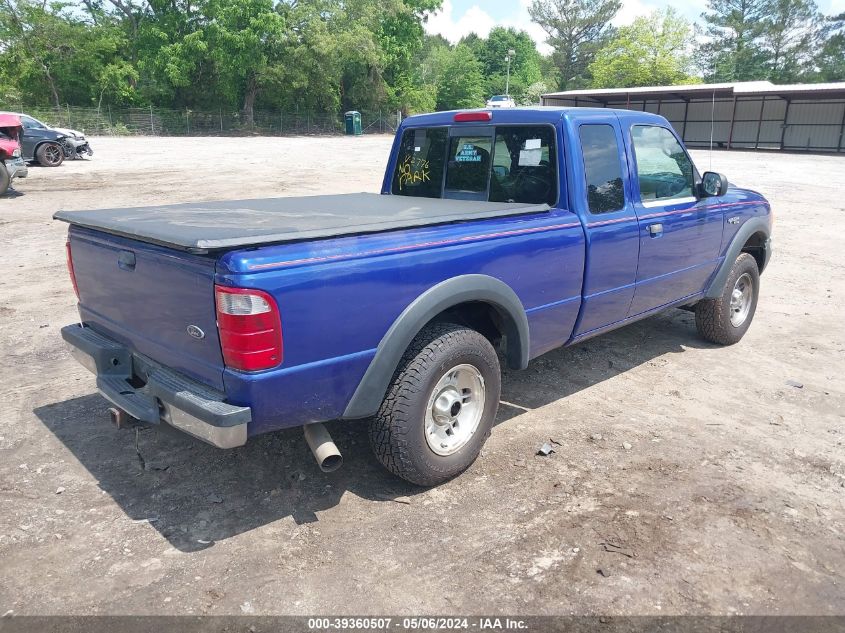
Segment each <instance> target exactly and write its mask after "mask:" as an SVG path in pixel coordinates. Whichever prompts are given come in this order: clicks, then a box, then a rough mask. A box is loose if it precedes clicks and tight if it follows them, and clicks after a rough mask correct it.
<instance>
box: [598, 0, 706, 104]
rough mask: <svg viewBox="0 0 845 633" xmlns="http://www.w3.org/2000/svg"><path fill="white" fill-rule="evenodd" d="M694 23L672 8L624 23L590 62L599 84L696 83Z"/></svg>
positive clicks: (625, 85) (609, 85)
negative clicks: (693, 46)
mask: <svg viewBox="0 0 845 633" xmlns="http://www.w3.org/2000/svg"><path fill="white" fill-rule="evenodd" d="M692 45H693V30H692V26H691V25H690V23H689V22H687V21H686V20H685V19H683V18H682V17H680V16H679V15H678V14H677V12H676V11H675V10H674V9H672V8H669V9H666V10H665V11H654V12H653V13H652V14H651V15H650V16H648V17H639V18H637V19H636V20H634V22H633V24H631V25H630V26H623V27H622V28H620V29H619V31H618V33H617V34H616V36H615V37H614V38H613V39H612V40H610V41H609V42H608V43H607V45H606V46H604V47H603V48H602V49H601V50H600V51H599V52H598V54H597V55H596V58H595V61H593V63H592V64H590V74H591V75H592V76H593V86H594V87H596V88H629V87H634V86H662V85H673V84H684V83H694V82H696V81H697V80H696V79H695V78H694V77H692V76H691V72H690V71H691V68H692V59H691V56H690V50H691V49H692Z"/></svg>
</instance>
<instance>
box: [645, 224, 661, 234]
mask: <svg viewBox="0 0 845 633" xmlns="http://www.w3.org/2000/svg"><path fill="white" fill-rule="evenodd" d="M648 234H649V235H650V236H651V237H660V236H661V235H663V225H662V224H659V223H658V224H649V225H648Z"/></svg>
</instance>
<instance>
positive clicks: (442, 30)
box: [425, 0, 496, 44]
mask: <svg viewBox="0 0 845 633" xmlns="http://www.w3.org/2000/svg"><path fill="white" fill-rule="evenodd" d="M494 26H496V20H494V19H493V18H492V17H490V14H489V13H487V12H486V11H485V10H484V9H482V8H481V7H479V6H478V5H477V4H474V5H472V6H471V7H470V8H469V9H467V12H466V13H464V14H463V15H462V16H461V17H460V18H459V19H457V20H455V15H454V8H453V6H452V2H451V0H445V2H444V3H443V7H442V8H441V9H440V11H437V12H436V13H432V14H431V15H429V17H428V22H427V23H426V25H425V30H426V31H428V32H429V33H432V34H435V33H439V34H440V35H442V36H443V37H445V38H446V39H447V40H449V41H450V42H452V43H453V44H455V43H456V42H457V41H458V40H460V39H461V38H462V37H464V36H466V35H469V34H470V33H475V34H476V35H478V36H479V37H487V36H488V35H489V34H490V30H491V29H492V28H493V27H494Z"/></svg>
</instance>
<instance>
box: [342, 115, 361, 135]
mask: <svg viewBox="0 0 845 633" xmlns="http://www.w3.org/2000/svg"><path fill="white" fill-rule="evenodd" d="M344 119H345V120H346V133H347V134H348V135H350V136H352V135H354V136H360V135H361V134H363V132H362V130H361V113H360V112H358V111H356V110H350V111H349V112H347V113H346V114H345V115H344Z"/></svg>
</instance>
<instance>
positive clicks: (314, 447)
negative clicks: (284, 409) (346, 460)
mask: <svg viewBox="0 0 845 633" xmlns="http://www.w3.org/2000/svg"><path fill="white" fill-rule="evenodd" d="M302 431H303V433H305V441H306V442H308V448H310V449H311V452H312V453H314V459H316V460H317V464H318V465H319V466H320V470H322V471H323V472H324V473H332V472H334V471H336V470H337V469H338V468H340V467H341V466H342V465H343V456H342V455H341V454H340V451H339V450H337V446H335V443H334V442H333V441H332V436H331V435H329V432H328V430H327V429H326V427H325V426H324V425H322V424H307V425H305V426H304V427H302Z"/></svg>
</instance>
